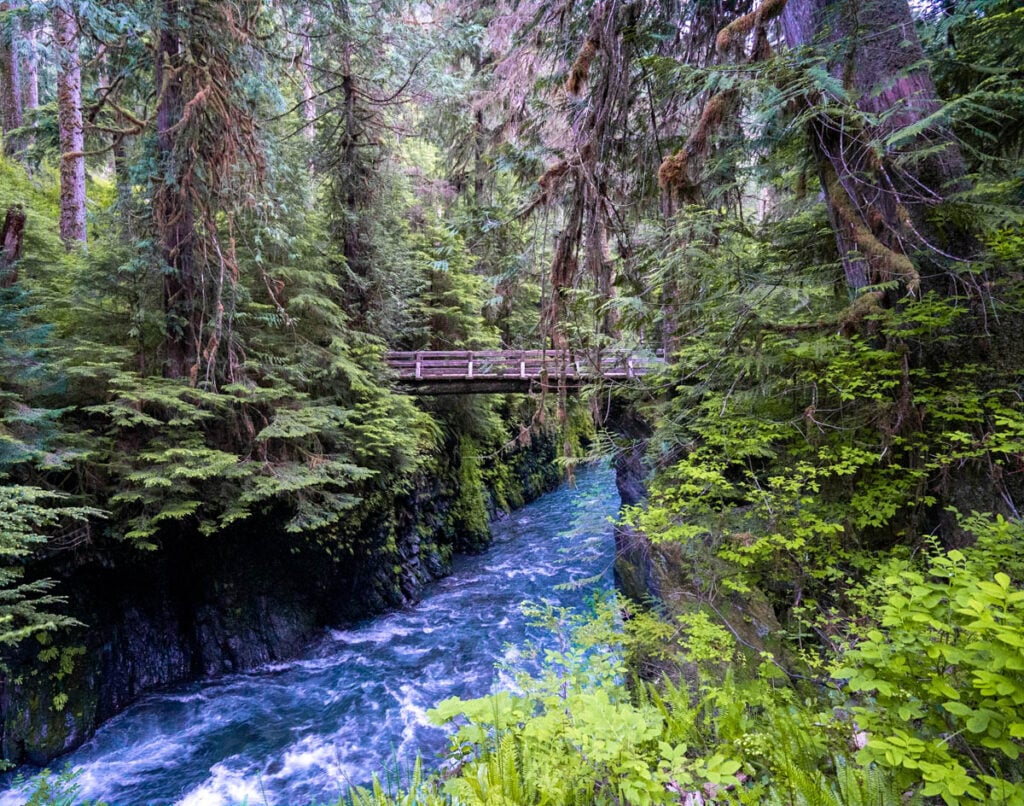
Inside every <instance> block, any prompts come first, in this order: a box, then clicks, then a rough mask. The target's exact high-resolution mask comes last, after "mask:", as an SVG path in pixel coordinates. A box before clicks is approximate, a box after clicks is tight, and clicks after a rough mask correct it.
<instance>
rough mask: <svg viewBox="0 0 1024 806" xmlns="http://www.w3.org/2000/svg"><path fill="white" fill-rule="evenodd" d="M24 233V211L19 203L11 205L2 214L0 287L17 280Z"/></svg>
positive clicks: (9, 284)
mask: <svg viewBox="0 0 1024 806" xmlns="http://www.w3.org/2000/svg"><path fill="white" fill-rule="evenodd" d="M24 233H25V211H24V210H23V209H22V208H21V205H11V206H10V207H8V208H7V214H6V215H5V216H4V225H3V229H2V230H0V288H10V287H11V286H13V285H14V284H15V283H16V282H18V266H17V263H18V258H20V257H21V239H22V236H23V235H24Z"/></svg>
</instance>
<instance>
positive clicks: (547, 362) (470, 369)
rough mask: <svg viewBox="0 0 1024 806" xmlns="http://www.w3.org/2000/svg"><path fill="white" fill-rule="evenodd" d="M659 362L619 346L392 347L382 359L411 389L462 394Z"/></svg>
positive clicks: (613, 373) (624, 375)
mask: <svg viewBox="0 0 1024 806" xmlns="http://www.w3.org/2000/svg"><path fill="white" fill-rule="evenodd" d="M662 362H663V358H662V357H661V355H659V354H658V353H653V352H649V353H643V352H627V351H621V350H604V351H595V352H594V353H578V352H573V351H570V350H481V351H472V350H468V351H467V350H450V351H438V350H423V351H419V352H392V353H388V354H387V363H388V365H389V366H390V367H391V369H392V370H394V371H395V373H396V375H397V377H398V382H399V384H400V385H401V386H403V387H405V388H406V389H407V390H408V391H410V392H411V393H413V394H420V395H466V394H495V393H502V392H529V391H532V390H538V389H541V388H544V387H545V386H549V387H556V386H557V385H558V384H559V383H561V382H562V380H563V379H564V380H565V382H566V383H567V384H568V385H569V386H572V387H578V386H580V385H581V384H583V383H588V382H593V381H596V380H598V379H601V378H603V379H605V380H610V381H622V382H625V381H631V380H633V379H635V378H639V377H641V376H642V375H645V374H646V373H647V372H649V371H650V370H651V368H652V367H654V366H657V365H659V364H661V363H662Z"/></svg>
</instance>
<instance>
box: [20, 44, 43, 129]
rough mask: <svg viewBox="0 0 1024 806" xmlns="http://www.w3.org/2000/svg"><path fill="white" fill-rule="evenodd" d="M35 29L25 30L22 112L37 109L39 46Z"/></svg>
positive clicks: (22, 63) (22, 64)
mask: <svg viewBox="0 0 1024 806" xmlns="http://www.w3.org/2000/svg"><path fill="white" fill-rule="evenodd" d="M37 35H38V34H37V32H36V30H35V28H33V27H28V28H26V30H25V48H26V51H25V54H24V57H23V58H22V62H21V66H22V71H21V96H22V102H21V105H22V110H23V111H26V112H27V111H31V110H34V109H38V108H39V45H38V43H37V42H36V38H37Z"/></svg>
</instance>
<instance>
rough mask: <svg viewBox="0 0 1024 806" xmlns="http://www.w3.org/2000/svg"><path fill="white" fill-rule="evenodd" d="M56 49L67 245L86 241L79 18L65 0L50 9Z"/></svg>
mask: <svg viewBox="0 0 1024 806" xmlns="http://www.w3.org/2000/svg"><path fill="white" fill-rule="evenodd" d="M53 28H54V36H55V40H56V45H57V52H58V70H57V120H58V125H59V128H60V151H61V159H60V237H61V240H63V241H64V244H65V246H67V248H69V249H70V248H71V247H72V245H73V244H75V243H85V238H86V233H85V155H84V153H83V152H84V150H85V137H84V134H83V129H82V66H81V62H80V60H79V55H78V21H77V20H76V19H75V13H74V8H73V6H72V5H71V3H70V2H69V1H68V0H58V2H57V3H56V5H55V6H54V9H53Z"/></svg>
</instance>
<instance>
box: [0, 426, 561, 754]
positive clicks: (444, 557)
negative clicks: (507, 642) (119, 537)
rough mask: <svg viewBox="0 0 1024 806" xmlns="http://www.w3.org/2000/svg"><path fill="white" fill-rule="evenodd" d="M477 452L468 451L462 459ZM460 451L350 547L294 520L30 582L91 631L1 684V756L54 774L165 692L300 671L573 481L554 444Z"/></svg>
mask: <svg viewBox="0 0 1024 806" xmlns="http://www.w3.org/2000/svg"><path fill="white" fill-rule="evenodd" d="M464 448H465V449H464ZM467 454H468V447H467V446H462V445H459V444H458V443H456V444H454V445H452V446H451V450H450V451H448V452H447V453H446V455H440V456H438V457H435V459H434V460H433V466H432V467H429V468H427V469H426V470H424V471H422V472H420V473H419V474H418V475H417V476H416V477H415V478H414V479H413V480H412V489H411V490H410V491H408V492H405V493H402V494H394V493H389V492H387V491H383V490H382V491H380V492H378V493H376V494H374V495H371V496H370V497H368V498H367V499H366V500H365V501H364V503H363V504H362V505H361V506H360V507H359V508H358V509H357V510H355V511H353V513H352V517H351V518H350V519H348V520H347V522H346V523H345V524H343V525H342V526H340V527H339V530H340V532H339V533H338V534H327V533H325V534H319V535H309V536H305V535H290V534H288V533H286V532H285V531H284V530H283V529H282V525H283V523H284V520H285V517H284V513H276V514H275V513H271V514H269V515H267V516H265V517H264V518H262V519H257V518H253V519H250V520H248V521H246V522H245V523H243V524H238V525H236V526H234V527H232V528H230V529H228V530H226V531H225V532H223V533H220V534H217V535H214V536H212V537H211V536H202V535H199V534H198V533H189V532H181V531H179V532H176V533H174V534H167V535H164V536H163V539H162V540H161V541H160V547H159V548H158V549H157V550H156V551H140V550H138V549H137V548H135V547H133V546H131V545H127V544H124V543H116V542H110V541H108V542H107V543H102V542H100V543H97V544H95V545H93V546H90V547H88V549H86V550H84V551H79V552H77V553H73V554H70V553H69V554H63V555H57V556H54V557H51V558H48V559H46V560H45V561H43V562H40V563H38V564H37V567H35V568H33V569H31V571H32V573H33V575H35V576H49V577H53V578H55V579H60V580H61V583H60V586H59V589H58V591H57V592H58V593H60V594H61V595H63V596H65V597H67V599H68V605H67V608H66V611H67V612H68V613H70V614H71V615H73V616H74V617H75V618H77V619H78V620H79V621H81V622H82V624H83V626H82V627H80V628H77V629H73V630H69V631H62V632H60V633H57V634H56V635H55V636H53V637H52V638H50V637H49V635H44V637H43V638H44V640H43V641H42V642H41V641H38V640H36V639H33V640H30V641H26V642H23V645H22V646H20V647H18V649H17V652H16V654H14V655H13V656H12V655H10V653H8V656H7V657H5V659H4V664H5V665H4V668H3V670H2V677H0V756H2V757H3V758H4V759H6V760H7V761H8V762H10V763H14V764H20V763H25V762H28V763H32V764H38V765H42V764H45V763H47V762H49V761H50V760H52V759H53V758H55V757H57V756H58V755H60V754H62V753H65V752H68V751H69V750H71V749H73V748H75V747H77V746H78V745H80V744H81V743H82V742H84V741H86V740H87V739H88V738H89V737H90V736H91V735H92V733H93V732H94V731H95V729H96V728H97V727H98V726H99V725H100V724H101V723H102V722H103V721H104V720H106V719H109V718H110V717H111V716H113V715H114V714H116V713H117V712H118V711H120V710H122V709H123V708H124V707H126V706H127V705H129V704H130V703H131V702H132V701H134V700H135V699H137V698H138V697H139V696H140V695H142V694H143V693H145V692H146V691H148V690H151V689H153V688H156V687H159V686H164V685H169V684H174V683H181V682H186V681H189V680H197V679H201V678H204V677H210V676H216V675H220V674H226V673H232V672H241V671H245V670H248V669H253V668H256V667H259V666H261V665H263V664H266V663H269V662H274V661H281V660H286V659H288V658H291V657H294V656H295V655H297V654H298V653H299V652H301V651H302V650H303V648H304V647H306V646H307V645H308V644H309V643H310V642H311V641H313V640H314V639H315V638H317V636H318V635H320V634H321V632H322V631H323V629H325V628H326V627H328V626H336V625H340V624H345V623H351V622H353V621H355V620H358V619H360V618H365V617H367V616H370V615H373V614H375V613H379V612H382V611H384V610H386V609H388V608H393V607H400V606H403V605H406V604H409V603H411V602H414V601H415V600H416V599H417V598H418V597H419V596H420V594H421V592H422V590H423V587H424V585H426V584H427V583H428V582H430V581H432V580H434V579H437V578H439V577H441V576H443V575H444V574H445V573H447V571H448V569H449V567H450V561H451V557H452V555H453V553H454V552H456V551H467V550H468V551H475V550H481V549H483V548H485V547H486V543H487V540H488V536H487V534H486V520H487V518H488V516H489V517H490V518H494V517H500V516H501V514H502V511H503V509H504V508H505V507H507V506H510V505H513V506H514V505H518V504H522V503H524V502H526V501H530V500H532V499H534V498H536V497H538V496H539V495H541V494H542V493H544V492H546V491H548V490H550V489H553V488H554V487H555V486H557V484H558V481H559V471H558V469H557V468H556V465H555V464H554V458H555V454H556V447H555V444H554V442H553V440H550V439H545V438H538V439H534V440H533V442H532V444H531V445H530V446H529V447H526V448H520V449H519V450H517V451H515V452H514V453H512V454H511V456H508V457H506V458H504V459H502V460H500V461H499V462H497V463H494V462H492V463H487V464H485V465H484V466H482V467H481V466H479V465H478V464H476V460H475V459H474V458H473V457H470V456H468V455H467Z"/></svg>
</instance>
